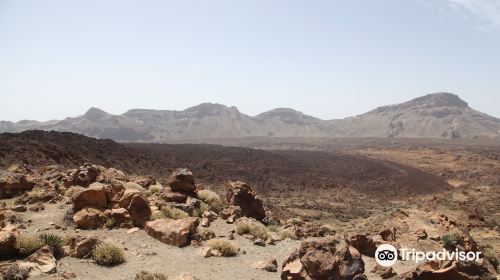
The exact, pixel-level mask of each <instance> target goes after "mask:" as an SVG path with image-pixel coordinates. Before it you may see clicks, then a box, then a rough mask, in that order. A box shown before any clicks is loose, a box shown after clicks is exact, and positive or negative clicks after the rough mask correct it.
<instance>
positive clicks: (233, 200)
mask: <svg viewBox="0 0 500 280" xmlns="http://www.w3.org/2000/svg"><path fill="white" fill-rule="evenodd" d="M226 192H227V201H228V203H229V205H235V206H239V207H240V208H241V212H242V214H243V216H246V217H252V218H255V219H257V220H259V221H262V220H264V218H266V211H265V210H264V206H263V203H262V200H261V199H260V198H259V197H258V196H257V194H256V193H255V192H254V191H253V190H252V188H251V187H250V186H249V185H248V184H246V183H244V182H241V181H237V182H229V183H228V184H227V185H226Z"/></svg>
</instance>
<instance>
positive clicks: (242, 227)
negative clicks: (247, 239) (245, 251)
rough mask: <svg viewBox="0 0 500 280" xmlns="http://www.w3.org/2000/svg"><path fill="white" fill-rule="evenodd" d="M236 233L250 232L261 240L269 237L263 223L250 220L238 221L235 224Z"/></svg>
mask: <svg viewBox="0 0 500 280" xmlns="http://www.w3.org/2000/svg"><path fill="white" fill-rule="evenodd" d="M236 233H237V234H239V235H243V234H250V235H253V236H255V237H257V238H260V239H262V240H267V238H268V237H269V234H268V232H267V228H266V227H265V226H264V225H263V224H261V223H259V222H254V221H250V220H246V221H241V222H238V223H237V224H236Z"/></svg>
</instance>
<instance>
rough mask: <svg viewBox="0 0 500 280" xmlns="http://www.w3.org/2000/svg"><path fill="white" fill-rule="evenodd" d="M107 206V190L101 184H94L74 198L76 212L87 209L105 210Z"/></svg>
mask: <svg viewBox="0 0 500 280" xmlns="http://www.w3.org/2000/svg"><path fill="white" fill-rule="evenodd" d="M107 206H108V201H107V198H106V190H105V188H104V185H103V184H101V183H94V184H92V185H90V186H89V187H88V188H87V189H86V190H84V191H82V192H80V193H77V194H75V196H73V209H74V211H75V212H78V211H80V210H81V209H83V208H86V207H93V208H99V209H105V208H107Z"/></svg>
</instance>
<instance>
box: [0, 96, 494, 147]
mask: <svg viewBox="0 0 500 280" xmlns="http://www.w3.org/2000/svg"><path fill="white" fill-rule="evenodd" d="M32 129H40V130H56V131H67V132H76V133H81V134H85V135H87V136H90V137H95V138H109V139H113V140H116V141H124V142H164V141H168V140H176V141H178V140H185V141H189V140H202V139H209V138H235V137H249V136H269V137H412V138H474V137H489V138H496V137H498V136H500V119H497V118H494V117H492V116H489V115H486V114H484V113H481V112H478V111H475V110H474V109H472V108H470V107H469V106H468V104H467V102H465V101H463V100H461V99H460V98H459V97H458V96H457V95H454V94H451V93H434V94H429V95H425V96H422V97H419V98H416V99H413V100H410V101H408V102H405V103H401V104H396V105H390V106H383V107H379V108H377V109H375V110H372V111H370V112H367V113H365V114H362V115H358V116H355V117H349V118H346V119H340V120H321V119H318V118H315V117H312V116H308V115H305V114H303V113H301V112H299V111H296V110H293V109H287V108H279V109H274V110H271V111H268V112H264V113H261V114H259V115H257V116H255V117H252V116H248V115H245V114H242V113H241V112H239V111H238V109H237V108H236V107H227V106H224V105H220V104H211V103H203V104H200V105H198V106H194V107H191V108H188V109H186V110H183V111H171V110H149V109H133V110H130V111H128V112H126V113H124V114H122V115H111V114H108V113H107V112H104V111H102V110H100V109H97V108H90V109H89V110H88V111H87V112H86V113H85V114H84V115H82V116H78V117H74V118H66V119H64V120H61V121H49V122H36V121H20V122H17V123H12V122H6V121H1V122H0V132H20V131H25V130H32Z"/></svg>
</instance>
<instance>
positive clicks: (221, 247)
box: [207, 239, 240, 257]
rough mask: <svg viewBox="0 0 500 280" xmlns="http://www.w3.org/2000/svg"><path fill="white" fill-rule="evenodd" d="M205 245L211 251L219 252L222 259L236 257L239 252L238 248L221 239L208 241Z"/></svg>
mask: <svg viewBox="0 0 500 280" xmlns="http://www.w3.org/2000/svg"><path fill="white" fill-rule="evenodd" d="M207 245H208V246H209V247H210V248H212V249H213V250H217V251H219V252H220V253H221V254H222V256H223V257H233V256H236V255H237V254H238V252H239V251H240V248H238V246H236V245H234V244H233V243H232V242H229V241H227V240H223V239H212V240H210V241H208V243H207Z"/></svg>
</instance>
